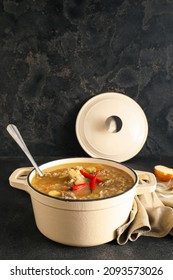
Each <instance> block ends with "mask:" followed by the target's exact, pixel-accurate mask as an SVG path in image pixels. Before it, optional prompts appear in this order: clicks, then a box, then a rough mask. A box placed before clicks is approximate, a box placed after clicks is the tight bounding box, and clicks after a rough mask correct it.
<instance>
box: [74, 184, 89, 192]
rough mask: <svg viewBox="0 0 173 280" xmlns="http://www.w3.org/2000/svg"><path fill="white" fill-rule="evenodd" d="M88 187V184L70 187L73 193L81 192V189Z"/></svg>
mask: <svg viewBox="0 0 173 280" xmlns="http://www.w3.org/2000/svg"><path fill="white" fill-rule="evenodd" d="M88 186H89V183H84V184H79V185H74V186H73V187H72V190H73V191H77V190H81V189H83V188H85V187H88Z"/></svg>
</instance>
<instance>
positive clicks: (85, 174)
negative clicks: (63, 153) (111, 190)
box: [80, 170, 103, 183]
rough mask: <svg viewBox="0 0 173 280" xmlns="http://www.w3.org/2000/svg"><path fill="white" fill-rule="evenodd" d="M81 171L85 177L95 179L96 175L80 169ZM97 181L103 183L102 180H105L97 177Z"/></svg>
mask: <svg viewBox="0 0 173 280" xmlns="http://www.w3.org/2000/svg"><path fill="white" fill-rule="evenodd" d="M80 173H81V174H82V175H83V176H84V177H86V178H89V179H91V180H92V179H94V177H95V176H93V175H91V174H89V173H87V172H85V171H84V170H80ZM96 181H97V182H99V183H102V182H103V180H100V179H99V178H96Z"/></svg>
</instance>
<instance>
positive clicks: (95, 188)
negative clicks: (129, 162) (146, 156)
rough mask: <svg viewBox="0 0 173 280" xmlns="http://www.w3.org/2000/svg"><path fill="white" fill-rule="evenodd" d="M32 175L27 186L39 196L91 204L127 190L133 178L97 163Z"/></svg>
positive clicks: (65, 165) (59, 166)
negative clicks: (33, 189) (88, 201)
mask: <svg viewBox="0 0 173 280" xmlns="http://www.w3.org/2000/svg"><path fill="white" fill-rule="evenodd" d="M43 173H44V176H43V177H40V176H39V175H38V174H35V176H34V177H33V179H32V181H31V184H32V186H33V187H34V188H35V189H36V190H38V191H39V192H41V193H44V194H47V195H49V196H53V197H58V198H62V199H74V200H92V199H100V198H105V197H111V196H115V195H117V194H121V193H123V192H125V191H127V190H128V189H130V188H131V187H132V186H133V184H134V180H133V178H132V177H131V176H130V175H129V174H128V173H127V172H125V171H123V170H121V169H118V168H116V167H113V166H109V165H105V164H97V163H70V164H63V165H58V166H57V167H56V166H55V167H53V168H49V169H46V170H44V171H43Z"/></svg>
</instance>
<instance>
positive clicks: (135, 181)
mask: <svg viewBox="0 0 173 280" xmlns="http://www.w3.org/2000/svg"><path fill="white" fill-rule="evenodd" d="M68 159H86V160H87V159H89V160H90V159H93V160H96V162H97V160H102V161H108V162H112V163H115V164H118V165H120V167H121V166H124V167H125V168H127V169H129V171H131V172H132V173H133V175H134V183H133V185H132V186H131V187H130V188H129V189H127V190H126V191H124V192H123V193H120V194H116V195H113V196H108V197H102V198H95V199H88V200H87V199H70V198H68V199H64V198H60V197H54V196H50V195H48V194H45V193H42V192H40V191H39V190H37V189H36V188H34V187H33V186H32V184H31V182H30V176H31V174H32V173H33V172H34V171H35V172H36V169H35V168H34V169H33V170H31V171H30V172H29V174H28V175H27V183H28V185H29V187H31V189H32V190H34V191H35V192H37V193H38V194H40V195H43V196H44V197H47V198H50V199H54V200H57V201H63V202H66V201H67V202H71V203H76V202H78V203H80V202H81V203H84V202H87V203H88V202H89V203H92V202H98V201H104V200H108V199H113V198H115V197H119V196H122V195H124V194H126V193H128V192H129V191H131V190H132V189H133V188H134V187H135V186H136V184H137V182H138V175H137V173H136V172H135V171H134V170H133V169H132V168H131V167H129V166H127V165H125V164H122V163H120V162H117V161H114V160H110V159H103V158H92V157H67V158H60V159H57V160H53V161H48V162H46V163H43V164H41V165H40V166H39V167H41V166H42V165H44V164H48V163H51V162H52V163H53V162H55V161H59V160H68ZM50 168H51V167H50ZM120 169H121V168H120ZM125 172H126V171H125Z"/></svg>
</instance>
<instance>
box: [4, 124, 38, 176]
mask: <svg viewBox="0 0 173 280" xmlns="http://www.w3.org/2000/svg"><path fill="white" fill-rule="evenodd" d="M7 131H8V133H9V134H10V135H11V136H12V138H13V139H14V140H15V141H16V143H17V144H18V145H19V147H20V148H21V149H22V151H23V152H24V153H25V155H26V156H27V157H28V159H29V160H30V162H31V163H32V165H33V166H34V167H35V169H36V171H37V173H38V174H39V176H43V173H42V171H41V170H40V168H39V167H38V165H37V164H36V162H35V160H34V159H33V157H32V156H31V154H30V152H29V150H28V148H27V146H26V144H25V142H24V140H23V138H22V136H21V134H20V132H19V130H18V129H17V127H16V126H15V125H14V124H9V125H8V126H7Z"/></svg>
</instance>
